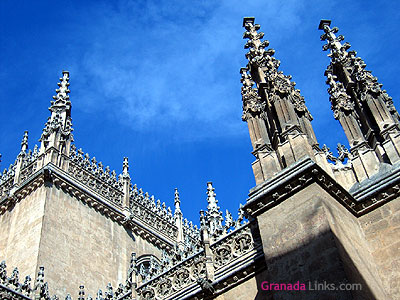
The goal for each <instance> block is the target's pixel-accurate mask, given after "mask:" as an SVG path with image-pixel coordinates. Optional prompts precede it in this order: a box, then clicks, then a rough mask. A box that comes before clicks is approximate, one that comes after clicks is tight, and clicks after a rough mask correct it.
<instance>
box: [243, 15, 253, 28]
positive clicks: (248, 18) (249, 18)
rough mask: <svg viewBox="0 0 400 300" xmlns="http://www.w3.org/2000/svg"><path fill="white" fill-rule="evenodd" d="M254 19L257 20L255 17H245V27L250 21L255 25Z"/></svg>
mask: <svg viewBox="0 0 400 300" xmlns="http://www.w3.org/2000/svg"><path fill="white" fill-rule="evenodd" d="M254 20H255V18H254V17H244V18H243V27H244V26H245V25H246V24H247V23H250V24H252V25H254Z"/></svg>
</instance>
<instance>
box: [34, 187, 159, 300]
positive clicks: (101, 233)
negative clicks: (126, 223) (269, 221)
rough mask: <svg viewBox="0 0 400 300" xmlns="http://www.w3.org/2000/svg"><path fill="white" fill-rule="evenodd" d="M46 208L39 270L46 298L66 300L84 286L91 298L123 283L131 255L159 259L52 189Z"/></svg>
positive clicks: (141, 243)
mask: <svg viewBox="0 0 400 300" xmlns="http://www.w3.org/2000/svg"><path fill="white" fill-rule="evenodd" d="M48 189H49V197H48V199H47V201H46V206H45V217H44V222H43V230H42V236H41V241H40V250H39V265H43V266H45V268H46V272H45V273H46V280H47V281H49V288H50V294H53V293H55V294H57V295H59V296H61V297H65V295H66V294H67V293H71V294H74V293H76V294H77V292H78V288H79V285H81V284H83V285H84V286H85V290H86V293H87V294H89V293H90V294H91V295H92V296H93V295H95V294H96V292H97V290H98V289H99V288H101V289H102V290H104V288H105V286H106V285H107V283H108V282H111V284H112V285H113V286H114V288H115V287H117V285H118V284H119V283H124V282H125V280H126V274H127V270H128V268H129V262H130V255H131V253H132V252H136V254H137V256H140V255H142V254H144V253H146V254H154V255H156V256H158V257H160V251H159V250H157V249H156V248H155V247H153V246H152V245H150V244H149V243H148V242H146V241H144V240H142V239H141V238H140V237H137V236H134V235H133V234H132V233H131V232H130V231H127V230H126V229H125V228H124V227H123V226H121V225H120V224H118V223H117V222H115V221H113V220H111V219H110V218H108V217H107V216H104V215H102V214H101V213H100V212H98V211H96V210H95V209H94V208H92V207H89V206H88V205H87V204H85V203H83V202H81V201H79V200H77V199H75V198H74V197H73V196H71V195H69V194H66V193H65V192H64V191H63V190H61V189H59V188H56V187H55V186H52V187H50V188H48Z"/></svg>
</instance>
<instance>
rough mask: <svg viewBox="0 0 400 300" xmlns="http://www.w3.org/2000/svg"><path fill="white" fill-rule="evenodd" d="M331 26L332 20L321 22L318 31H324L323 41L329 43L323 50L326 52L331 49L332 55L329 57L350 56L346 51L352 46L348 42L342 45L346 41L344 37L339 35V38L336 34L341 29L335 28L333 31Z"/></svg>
mask: <svg viewBox="0 0 400 300" xmlns="http://www.w3.org/2000/svg"><path fill="white" fill-rule="evenodd" d="M330 25H331V20H321V22H320V23H319V26H318V29H320V30H323V31H324V34H322V35H321V41H326V42H327V43H326V44H325V45H324V46H323V47H322V50H324V51H326V50H328V49H330V50H331V54H330V55H329V56H334V57H336V58H345V57H347V55H348V53H347V51H346V50H347V49H349V48H350V47H351V46H350V44H349V43H347V42H346V43H344V44H343V45H342V43H341V42H342V41H343V40H344V36H343V35H339V36H338V37H337V36H336V35H335V33H337V32H338V31H339V28H337V27H333V28H332V29H331V28H330V27H329V26H330Z"/></svg>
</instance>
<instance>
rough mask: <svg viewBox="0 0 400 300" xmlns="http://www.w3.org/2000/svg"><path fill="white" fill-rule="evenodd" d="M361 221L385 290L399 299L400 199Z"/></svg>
mask: <svg viewBox="0 0 400 300" xmlns="http://www.w3.org/2000/svg"><path fill="white" fill-rule="evenodd" d="M359 221H360V224H361V226H362V229H363V232H364V234H365V238H366V240H367V242H368V246H369V247H368V249H369V251H370V252H371V254H372V257H373V259H374V262H375V264H376V267H377V271H378V274H379V277H380V278H381V280H382V283H383V287H384V290H385V291H387V293H388V294H389V295H392V297H393V299H400V284H399V283H400V198H397V199H395V200H392V201H391V202H389V203H386V204H385V205H383V206H381V207H379V208H378V209H376V210H374V211H372V212H370V213H368V214H366V215H364V216H362V217H360V218H359ZM373 275H374V276H376V275H375V274H373Z"/></svg>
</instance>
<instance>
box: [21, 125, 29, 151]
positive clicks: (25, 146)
mask: <svg viewBox="0 0 400 300" xmlns="http://www.w3.org/2000/svg"><path fill="white" fill-rule="evenodd" d="M27 149H28V131H27V130H26V131H25V133H24V137H23V138H22V142H21V152H24V153H25V152H26V150H27Z"/></svg>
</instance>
